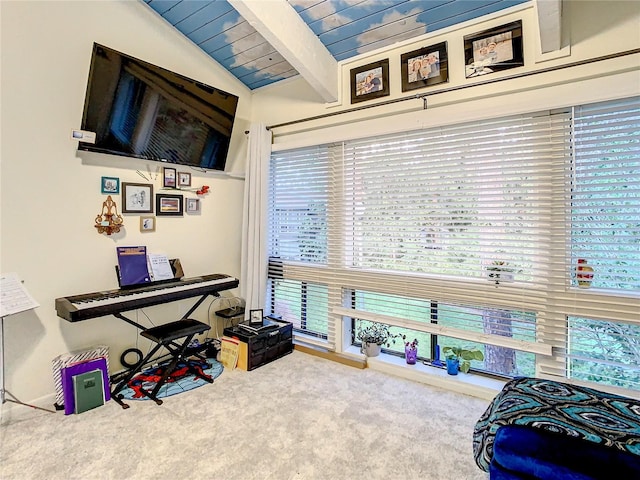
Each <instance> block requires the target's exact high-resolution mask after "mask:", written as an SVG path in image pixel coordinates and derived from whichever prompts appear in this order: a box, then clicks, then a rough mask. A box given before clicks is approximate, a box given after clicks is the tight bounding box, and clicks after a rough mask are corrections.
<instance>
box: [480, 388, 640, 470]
mask: <svg viewBox="0 0 640 480" xmlns="http://www.w3.org/2000/svg"><path fill="white" fill-rule="evenodd" d="M473 450H474V457H475V460H476V463H477V465H478V466H479V467H480V468H481V469H482V470H484V471H486V472H489V477H490V479H491V480H506V479H528V480H547V479H549V480H551V479H553V480H559V479H567V480H604V479H607V480H608V479H611V478H620V479H623V480H624V479H640V401H638V400H634V399H631V398H627V397H622V396H619V395H612V394H608V393H605V392H600V391H598V390H595V389H591V388H585V387H579V386H575V385H570V384H567V383H562V382H555V381H550V380H541V379H535V378H517V379H514V380H512V381H510V382H508V383H507V384H506V385H505V387H504V388H503V390H502V391H501V392H500V393H499V394H498V395H497V396H496V397H495V398H494V399H493V401H492V402H491V404H490V405H489V407H488V408H487V410H486V411H485V413H484V414H483V415H482V416H481V417H480V419H479V420H478V422H477V423H476V426H475V428H474V434H473Z"/></svg>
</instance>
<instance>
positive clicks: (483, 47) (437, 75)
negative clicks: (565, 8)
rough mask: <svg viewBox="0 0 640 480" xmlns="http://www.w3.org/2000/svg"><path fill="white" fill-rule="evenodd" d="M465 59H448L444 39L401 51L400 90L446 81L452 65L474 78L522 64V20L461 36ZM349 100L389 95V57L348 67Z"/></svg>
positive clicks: (424, 86)
mask: <svg viewBox="0 0 640 480" xmlns="http://www.w3.org/2000/svg"><path fill="white" fill-rule="evenodd" d="M462 41H463V43H464V59H462V58H460V59H455V60H456V61H455V62H450V61H449V57H448V49H447V42H440V43H435V44H433V45H428V46H425V47H421V48H418V49H414V50H412V51H409V52H406V53H403V54H401V56H400V68H401V72H400V74H401V75H400V78H401V82H402V91H403V92H408V91H411V90H417V89H421V88H427V87H432V86H434V85H439V84H442V83H446V82H448V81H449V68H450V65H451V64H453V66H454V68H455V67H456V65H460V66H461V67H462V66H464V71H465V78H475V77H480V76H482V75H488V74H491V73H495V72H500V71H503V70H507V69H510V68H516V67H522V66H524V56H523V48H522V21H521V20H518V21H516V22H512V23H509V24H506V25H501V26H499V27H496V28H492V29H489V30H484V31H482V32H477V33H474V34H472V35H467V36H465V37H463V38H462ZM350 83H351V103H352V104H353V103H358V102H362V101H365V100H372V99H375V98H380V97H385V96H388V95H389V94H390V85H389V59H385V60H380V61H377V62H374V63H370V64H367V65H363V66H360V67H357V68H353V69H351V72H350Z"/></svg>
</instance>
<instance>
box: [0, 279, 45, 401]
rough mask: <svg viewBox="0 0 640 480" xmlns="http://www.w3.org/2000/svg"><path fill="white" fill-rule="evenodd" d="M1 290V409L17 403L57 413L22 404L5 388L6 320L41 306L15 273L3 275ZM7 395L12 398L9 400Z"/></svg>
mask: <svg viewBox="0 0 640 480" xmlns="http://www.w3.org/2000/svg"><path fill="white" fill-rule="evenodd" d="M0 290H1V291H2V297H1V298H2V302H1V303H0V313H1V315H0V348H1V349H2V352H1V353H0V362H2V365H1V366H0V376H1V377H2V378H1V379H0V407H1V406H2V405H4V404H5V403H7V402H11V403H17V404H18V405H24V406H25V407H31V408H35V409H37V410H44V411H45V412H49V413H56V412H55V411H54V410H49V409H47V408H42V407H38V406H36V405H31V404H29V403H24V402H21V401H20V400H18V399H17V398H16V396H15V395H14V394H13V393H11V392H10V391H8V390H7V389H6V388H5V383H4V382H5V376H4V319H5V317H8V316H9V315H14V314H16V313H20V312H26V311H27V310H33V309H34V308H36V307H39V306H40V305H39V304H38V303H37V302H36V301H35V300H34V299H33V298H32V297H31V295H29V292H27V290H26V289H25V288H24V285H22V282H20V280H19V279H18V276H17V275H16V274H15V273H8V274H4V275H2V277H1V278H0ZM7 395H9V396H11V398H7Z"/></svg>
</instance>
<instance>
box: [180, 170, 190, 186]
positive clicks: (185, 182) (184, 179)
mask: <svg viewBox="0 0 640 480" xmlns="http://www.w3.org/2000/svg"><path fill="white" fill-rule="evenodd" d="M178 186H179V187H190V186H191V174H190V173H187V172H178Z"/></svg>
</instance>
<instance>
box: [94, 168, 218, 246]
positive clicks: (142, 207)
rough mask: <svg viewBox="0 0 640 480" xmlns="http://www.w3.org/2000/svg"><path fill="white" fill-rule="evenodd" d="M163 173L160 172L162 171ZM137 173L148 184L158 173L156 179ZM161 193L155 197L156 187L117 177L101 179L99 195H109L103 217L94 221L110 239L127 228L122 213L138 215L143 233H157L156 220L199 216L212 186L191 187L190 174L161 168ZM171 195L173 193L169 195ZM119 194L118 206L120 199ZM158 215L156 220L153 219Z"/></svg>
mask: <svg viewBox="0 0 640 480" xmlns="http://www.w3.org/2000/svg"><path fill="white" fill-rule="evenodd" d="M159 170H160V169H159ZM136 173H137V174H138V175H140V176H141V177H142V178H143V179H145V180H146V181H147V182H152V181H154V180H157V177H158V173H156V174H155V175H153V174H152V173H151V171H149V172H148V173H147V174H146V175H145V174H144V173H142V172H140V171H139V170H136ZM161 181H162V187H161V190H162V191H161V192H156V193H155V195H154V185H153V183H136V182H122V183H120V179H119V178H117V177H106V176H105V177H101V179H100V193H102V194H103V195H107V200H105V201H104V202H103V204H102V209H101V211H100V213H99V214H98V215H97V216H96V218H95V222H94V223H95V227H96V229H97V230H98V233H105V234H107V235H111V234H112V233H118V232H119V231H120V229H121V228H124V218H123V217H122V215H120V214H118V203H119V204H120V211H121V212H122V213H127V214H139V215H140V217H139V223H140V225H139V228H140V231H141V232H143V233H146V232H155V231H156V217H163V216H169V217H181V216H183V215H184V213H185V212H186V213H187V214H189V215H194V214H200V211H201V205H202V199H203V198H204V195H206V194H208V193H209V188H210V187H209V186H208V185H202V186H201V187H192V186H191V173H189V172H180V171H178V170H177V169H176V168H173V167H165V168H162V177H161ZM167 191H169V192H170V193H166V192H167ZM178 191H184V192H188V193H191V194H195V195H196V197H195V198H194V197H192V196H187V195H183V194H178V193H176V192H178ZM118 194H120V198H119V202H117V201H116V200H118V197H117V195H118ZM154 213H155V216H154Z"/></svg>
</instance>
